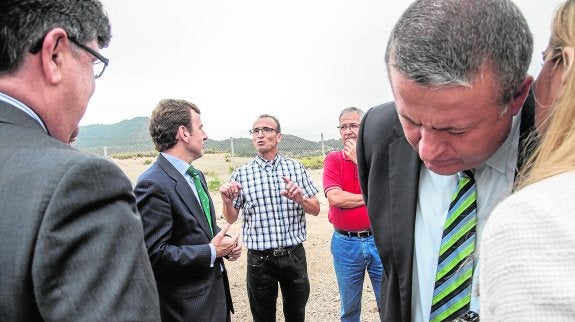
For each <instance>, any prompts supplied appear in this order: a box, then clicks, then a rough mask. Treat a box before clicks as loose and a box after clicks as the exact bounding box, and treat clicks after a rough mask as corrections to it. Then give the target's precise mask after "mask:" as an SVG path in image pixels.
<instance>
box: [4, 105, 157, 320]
mask: <svg viewBox="0 0 575 322" xmlns="http://www.w3.org/2000/svg"><path fill="white" fill-rule="evenodd" d="M0 178H1V179H0V180H1V185H0V239H1V241H2V242H1V243H0V317H1V319H2V320H3V321H41V320H44V321H127V320H132V321H134V320H138V321H156V320H157V319H158V318H159V301H158V294H157V290H156V286H155V284H154V280H153V278H154V277H153V274H152V269H151V267H150V263H149V261H148V258H147V257H146V249H145V247H144V238H143V231H142V227H141V223H140V219H139V215H138V213H137V212H136V207H135V200H134V195H133V192H132V190H131V184H130V181H129V180H128V178H127V177H126V176H125V175H124V174H123V173H122V171H121V170H120V169H119V168H118V167H116V166H115V165H113V164H112V163H110V162H109V161H107V160H105V159H102V158H98V157H95V156H91V155H89V154H86V153H83V152H80V151H78V150H76V149H74V148H72V147H70V146H69V145H67V144H64V143H62V142H60V141H57V140H55V139H53V138H51V137H50V136H48V135H47V134H46V132H45V131H44V129H42V127H41V126H40V125H39V124H38V123H37V122H36V121H34V120H33V119H32V118H31V117H30V116H28V115H27V114H26V113H24V112H22V111H20V110H18V109H17V108H15V107H13V106H10V105H7V104H5V103H2V102H0Z"/></svg>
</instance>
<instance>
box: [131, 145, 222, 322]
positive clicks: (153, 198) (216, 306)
mask: <svg viewBox="0 0 575 322" xmlns="http://www.w3.org/2000/svg"><path fill="white" fill-rule="evenodd" d="M200 177H201V181H202V185H203V186H204V189H206V191H208V190H207V186H206V182H205V178H204V175H203V174H202V173H201V172H200ZM135 193H136V200H137V205H138V210H139V211H140V213H141V214H142V222H143V225H144V238H145V240H146V245H147V247H148V253H149V256H150V261H151V263H152V268H153V270H154V274H155V276H156V282H157V285H158V291H159V293H160V306H161V314H162V320H163V321H225V320H226V317H227V316H228V314H229V312H230V311H231V312H233V307H232V301H231V295H230V291H229V284H228V280H227V275H226V273H225V271H224V272H222V267H223V261H222V259H221V258H218V259H216V261H215V263H214V266H213V267H210V261H211V252H210V246H209V243H210V241H211V240H212V238H213V235H212V232H211V231H210V227H209V224H208V221H207V219H206V217H205V215H204V213H203V210H202V208H201V205H200V203H199V201H198V200H197V198H196V197H195V195H194V192H193V191H192V188H190V185H189V184H188V181H187V180H186V178H184V176H182V175H181V174H180V173H179V172H178V171H177V170H176V168H174V166H173V165H172V164H171V163H170V162H169V161H168V160H167V159H166V158H165V157H164V156H163V155H161V154H160V156H159V157H158V159H157V160H156V162H155V163H154V164H153V165H152V166H151V167H150V168H149V169H148V170H147V171H146V172H144V173H143V174H142V175H141V176H140V178H139V179H138V183H137V184H136V188H135ZM210 208H211V215H212V223H213V225H214V230H216V233H217V231H219V228H218V227H217V226H216V216H215V210H214V205H213V203H212V200H211V198H210Z"/></svg>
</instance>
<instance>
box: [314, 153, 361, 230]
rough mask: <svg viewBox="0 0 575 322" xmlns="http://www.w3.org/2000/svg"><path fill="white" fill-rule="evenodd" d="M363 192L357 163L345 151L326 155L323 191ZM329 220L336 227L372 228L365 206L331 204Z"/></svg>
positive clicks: (348, 228)
mask: <svg viewBox="0 0 575 322" xmlns="http://www.w3.org/2000/svg"><path fill="white" fill-rule="evenodd" d="M337 188H339V189H341V190H343V191H347V192H351V193H356V194H361V188H360V186H359V176H358V173H357V165H356V164H355V163H354V162H353V161H351V160H350V159H348V158H347V157H346V155H345V153H343V151H334V152H331V153H330V154H328V155H327V156H326V157H325V160H324V165H323V191H324V193H326V194H327V192H328V191H329V190H331V189H337ZM328 218H329V221H330V222H331V223H332V224H333V226H334V227H335V228H338V229H342V230H346V231H361V230H366V229H370V222H369V217H368V216H367V208H366V207H365V206H361V207H357V208H348V209H344V208H339V207H332V206H329V213H328Z"/></svg>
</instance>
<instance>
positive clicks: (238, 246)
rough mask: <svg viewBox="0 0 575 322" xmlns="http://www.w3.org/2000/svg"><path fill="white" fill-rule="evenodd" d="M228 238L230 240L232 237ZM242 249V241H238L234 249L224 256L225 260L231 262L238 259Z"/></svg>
mask: <svg viewBox="0 0 575 322" xmlns="http://www.w3.org/2000/svg"><path fill="white" fill-rule="evenodd" d="M238 234H239V233H238ZM228 238H232V237H228ZM242 247H243V244H242V241H241V240H238V242H237V244H236V247H234V249H232V251H231V252H230V253H229V254H228V255H227V256H226V258H227V259H228V260H229V261H231V262H233V261H235V260H237V259H238V258H240V256H241V255H242Z"/></svg>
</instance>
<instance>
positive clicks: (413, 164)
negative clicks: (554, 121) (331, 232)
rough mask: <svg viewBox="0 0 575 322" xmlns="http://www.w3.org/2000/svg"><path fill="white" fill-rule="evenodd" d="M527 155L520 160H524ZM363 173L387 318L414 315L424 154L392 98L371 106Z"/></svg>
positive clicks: (524, 123) (529, 104)
mask: <svg viewBox="0 0 575 322" xmlns="http://www.w3.org/2000/svg"><path fill="white" fill-rule="evenodd" d="M533 113H534V101H533V98H532V96H531V95H530V96H529V97H528V99H527V101H526V102H525V104H524V106H523V110H522V114H521V126H520V128H521V129H520V133H521V137H520V147H519V150H520V151H525V150H526V149H524V146H525V142H526V139H527V137H528V135H529V133H530V132H531V131H532V128H533ZM524 158H525V155H521V156H520V158H519V160H518V167H520V166H521V164H522V162H523V160H524ZM357 161H358V162H357V164H358V168H359V179H360V183H361V189H362V192H363V196H364V199H365V201H366V204H367V208H368V214H369V218H370V221H371V226H372V230H373V232H374V238H375V243H376V246H377V249H378V251H379V256H380V257H381V260H382V263H383V267H384V271H385V274H384V276H382V281H381V290H380V306H381V307H380V317H381V320H382V321H390V322H391V321H405V322H410V321H411V290H412V273H413V247H414V237H415V236H414V233H415V214H416V209H417V198H418V186H419V171H420V169H421V160H420V159H419V155H418V154H417V152H416V151H415V150H414V149H413V147H411V145H410V144H409V143H408V142H407V140H406V138H405V134H404V133H403V129H402V127H401V124H400V122H399V117H398V115H397V112H396V110H395V104H394V103H393V102H390V103H387V104H383V105H380V106H376V107H374V108H372V109H370V110H369V111H368V112H367V113H366V114H365V116H364V117H363V120H362V125H361V128H360V131H359V137H358V141H357Z"/></svg>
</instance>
